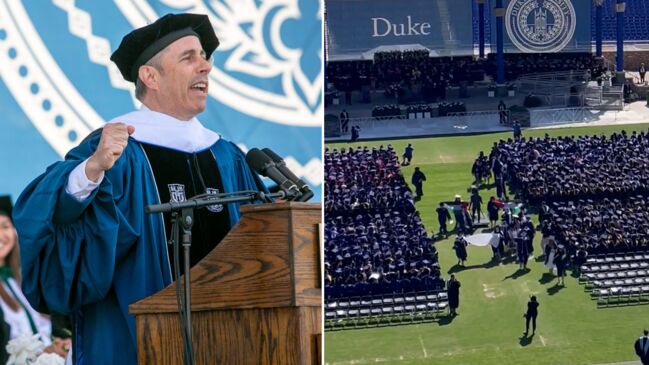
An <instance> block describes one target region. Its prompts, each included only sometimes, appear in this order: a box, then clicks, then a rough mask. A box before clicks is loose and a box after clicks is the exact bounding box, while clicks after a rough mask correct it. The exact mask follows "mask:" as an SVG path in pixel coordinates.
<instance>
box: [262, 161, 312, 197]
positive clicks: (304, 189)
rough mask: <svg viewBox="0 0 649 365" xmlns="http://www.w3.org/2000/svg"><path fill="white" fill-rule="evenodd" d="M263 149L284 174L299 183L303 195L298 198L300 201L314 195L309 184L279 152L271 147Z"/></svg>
mask: <svg viewBox="0 0 649 365" xmlns="http://www.w3.org/2000/svg"><path fill="white" fill-rule="evenodd" d="M262 151H264V153H265V154H266V156H268V157H270V158H271V159H272V160H273V162H274V163H275V166H276V167H277V169H278V170H279V171H280V172H281V173H282V174H284V176H286V177H287V178H289V179H290V180H291V181H293V182H294V183H295V184H296V185H297V187H298V189H300V192H302V196H301V197H299V198H298V199H297V200H298V201H301V202H305V201H307V200H309V199H311V198H312V197H313V191H312V190H311V188H310V187H309V185H307V184H306V183H305V182H304V181H302V179H300V178H298V177H297V176H296V175H295V174H294V173H293V172H292V171H291V170H289V168H288V167H286V162H284V160H283V159H282V158H281V157H279V155H278V154H276V153H275V152H273V150H271V149H270V148H264V149H262Z"/></svg>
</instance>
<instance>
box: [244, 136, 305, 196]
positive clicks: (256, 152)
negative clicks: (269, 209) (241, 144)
mask: <svg viewBox="0 0 649 365" xmlns="http://www.w3.org/2000/svg"><path fill="white" fill-rule="evenodd" d="M246 162H247V163H248V165H250V167H252V169H253V170H255V172H257V173H258V174H260V175H262V176H266V177H269V178H270V179H271V180H273V181H274V182H275V183H276V184H277V185H278V186H279V188H280V189H281V190H282V191H284V192H285V193H286V195H287V198H288V200H295V199H297V198H299V197H300V196H301V195H302V193H300V189H299V188H298V187H297V186H296V185H295V183H294V182H292V181H291V180H289V179H288V178H286V176H284V175H283V174H282V173H281V172H280V171H279V170H278V169H277V167H275V163H274V162H273V160H271V159H270V157H268V156H266V154H265V153H263V152H262V151H261V150H260V149H259V148H253V149H251V150H250V151H248V153H247V154H246Z"/></svg>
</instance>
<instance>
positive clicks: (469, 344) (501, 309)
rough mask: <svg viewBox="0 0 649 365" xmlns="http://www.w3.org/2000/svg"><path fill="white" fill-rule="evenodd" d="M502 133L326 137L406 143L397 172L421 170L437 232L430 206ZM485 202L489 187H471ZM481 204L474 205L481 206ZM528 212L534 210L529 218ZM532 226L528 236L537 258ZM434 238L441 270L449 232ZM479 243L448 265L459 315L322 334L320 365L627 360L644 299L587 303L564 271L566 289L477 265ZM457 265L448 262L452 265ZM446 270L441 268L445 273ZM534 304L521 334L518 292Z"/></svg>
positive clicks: (645, 322) (645, 309) (538, 274)
mask: <svg viewBox="0 0 649 365" xmlns="http://www.w3.org/2000/svg"><path fill="white" fill-rule="evenodd" d="M647 127H649V125H647V124H637V125H629V126H624V129H626V130H627V131H631V130H646V129H647ZM621 129H623V126H606V127H586V128H564V129H549V130H536V131H524V136H543V135H544V134H545V133H548V134H550V135H552V136H560V135H584V134H588V135H593V134H606V135H610V134H611V133H613V132H615V131H620V130H621ZM510 136H511V133H498V134H485V135H476V136H458V137H440V138H422V139H409V140H392V141H375V142H361V143H357V144H349V143H342V144H328V145H327V147H329V148H341V147H343V146H344V147H349V146H352V147H356V145H360V146H378V145H381V144H382V145H386V144H388V143H390V144H392V145H393V146H394V147H395V149H396V151H397V153H398V155H399V156H400V155H401V154H402V153H403V149H404V147H405V146H406V144H407V143H408V142H411V143H413V146H414V148H415V151H414V159H413V163H412V164H411V165H410V166H408V167H405V168H403V169H402V171H403V174H404V176H405V177H406V181H408V182H409V181H410V176H411V175H412V172H413V169H414V167H415V166H419V167H420V168H421V169H422V171H423V172H424V173H425V174H426V177H427V181H426V182H425V183H424V197H423V199H422V200H421V201H420V202H418V203H417V209H418V210H419V212H420V213H421V216H422V219H423V220H424V224H425V226H426V228H427V229H428V230H429V231H435V232H436V231H437V230H438V225H437V219H436V215H435V207H436V206H437V204H439V202H440V201H447V200H452V198H453V196H454V195H455V194H462V197H463V199H466V198H467V197H468V195H469V194H468V193H467V188H468V187H469V186H470V184H471V181H472V176H471V174H470V170H471V164H472V163H473V160H474V159H475V157H476V156H477V155H478V152H479V151H481V150H482V151H484V152H485V153H487V154H488V153H489V151H490V148H491V145H492V144H493V142H495V141H498V140H499V139H501V138H508V137H510ZM480 194H481V195H482V197H483V200H484V202H485V206H486V201H487V200H488V198H489V196H490V195H495V191H490V190H481V193H480ZM484 209H485V207H483V210H484ZM534 218H536V217H534ZM540 236H541V235H540V233H539V232H537V235H536V240H535V255H539V253H540V252H539V251H540V246H539V241H540ZM453 238H454V237H453V236H452V237H450V238H449V239H447V240H444V241H438V242H437V243H436V245H437V249H438V251H439V258H440V262H441V266H442V271H443V272H444V273H446V272H447V271H448V270H450V269H451V268H453V266H454V265H455V264H456V259H455V254H454V252H453V251H452V250H451V245H452V239H453ZM490 258H491V249H490V248H488V247H482V248H481V247H474V246H472V247H469V259H468V261H467V267H466V269H464V270H462V271H459V272H456V276H457V277H458V279H459V280H460V282H461V283H462V288H461V291H460V307H459V309H458V313H459V314H460V315H459V316H457V317H455V318H454V319H452V320H450V318H444V317H443V318H442V320H440V321H439V322H434V323H425V324H413V325H402V326H392V327H380V328H369V329H357V330H344V331H333V332H326V333H325V361H326V363H327V364H331V365H333V364H350V365H351V364H370V363H384V364H385V363H387V364H390V363H394V364H404V365H405V364H436V365H437V364H439V365H443V364H453V365H461V364H467V365H482V364H511V365H518V364H534V365H547V364H553V365H554V364H569V365H577V364H603V363H615V362H622V361H632V360H637V358H636V356H635V353H634V352H633V342H634V341H635V339H636V338H637V337H638V336H639V335H640V334H641V332H642V329H643V328H648V327H649V306H646V305H645V306H626V307H614V308H601V309H598V308H597V304H596V302H595V301H593V300H591V299H590V296H589V294H588V293H586V292H585V291H584V287H583V285H579V284H578V282H577V279H576V278H573V277H570V276H569V277H567V278H566V287H560V286H556V285H555V284H556V279H552V280H551V281H548V276H544V275H543V274H544V273H545V272H546V271H545V268H544V267H543V263H542V262H533V261H530V262H529V264H528V267H529V268H530V269H531V271H529V272H527V273H525V274H523V275H513V274H514V273H515V272H516V271H517V269H518V265H517V264H507V265H499V266H492V267H485V266H488V265H485V264H486V263H488V262H489V261H490ZM456 269H457V268H456ZM445 277H448V275H445ZM531 294H535V295H536V296H537V297H538V300H539V302H540V307H539V317H538V321H537V326H538V327H537V332H536V334H535V336H533V337H532V338H531V339H524V338H523V337H522V335H523V332H524V330H525V322H524V319H523V312H524V310H525V305H526V303H527V300H528V297H529V296H530V295H531Z"/></svg>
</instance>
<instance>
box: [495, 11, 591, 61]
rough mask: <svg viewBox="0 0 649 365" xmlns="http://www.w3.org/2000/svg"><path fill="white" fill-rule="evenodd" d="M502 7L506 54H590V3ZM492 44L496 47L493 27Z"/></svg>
mask: <svg viewBox="0 0 649 365" xmlns="http://www.w3.org/2000/svg"><path fill="white" fill-rule="evenodd" d="M490 3H491V4H490V5H491V6H492V7H493V6H494V5H495V1H491V2H490ZM504 7H505V15H504V23H505V27H504V32H505V37H504V38H505V53H555V52H590V51H591V48H592V46H591V34H590V23H591V16H590V7H591V1H581V0H580V1H573V0H510V1H504ZM491 15H492V18H491V21H492V24H496V18H495V14H494V12H493V11H492V12H491ZM491 44H492V45H495V44H496V31H495V27H494V28H492V32H491Z"/></svg>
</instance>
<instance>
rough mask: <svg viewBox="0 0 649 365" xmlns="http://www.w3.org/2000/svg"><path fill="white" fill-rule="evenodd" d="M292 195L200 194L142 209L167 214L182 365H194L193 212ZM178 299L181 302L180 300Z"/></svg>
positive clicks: (290, 193)
mask: <svg viewBox="0 0 649 365" xmlns="http://www.w3.org/2000/svg"><path fill="white" fill-rule="evenodd" d="M291 195H293V192H288V193H287V192H284V191H280V192H278V193H273V194H266V193H264V192H260V191H237V192H232V193H220V194H201V195H197V196H195V197H193V198H190V199H188V200H186V201H182V202H173V201H172V202H169V203H163V204H152V205H147V206H145V207H144V211H145V212H146V213H148V214H155V213H166V212H171V222H172V228H171V237H170V239H169V241H170V243H171V244H172V246H173V251H174V281H175V282H176V299H177V301H178V312H179V315H180V321H181V334H182V337H183V344H184V348H185V354H184V356H185V365H194V348H193V342H192V324H191V308H192V307H191V285H190V284H191V277H190V249H191V245H192V227H193V225H194V209H196V208H201V207H204V206H208V205H215V204H228V203H239V202H253V201H256V200H262V201H264V202H271V201H272V199H273V198H286V197H287V196H289V197H290V196H291ZM180 227H182V229H183V235H182V246H183V267H184V275H185V280H184V283H183V289H182V290H181V286H180V281H179V275H180V274H179V273H180V259H179V257H178V241H179V237H178V236H179V233H180ZM181 298H182V300H181Z"/></svg>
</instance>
